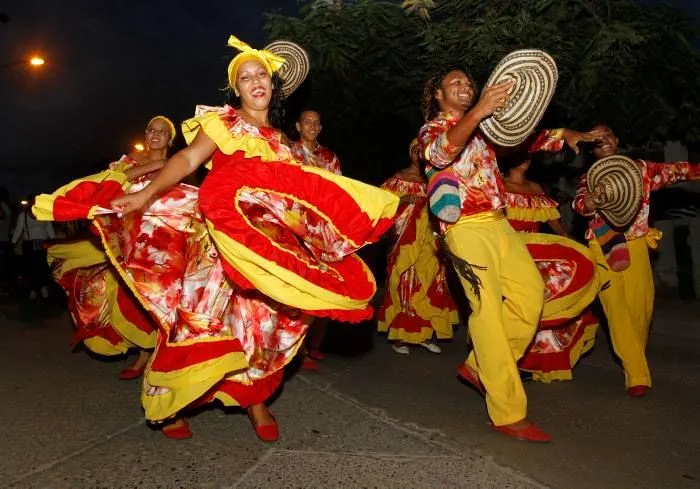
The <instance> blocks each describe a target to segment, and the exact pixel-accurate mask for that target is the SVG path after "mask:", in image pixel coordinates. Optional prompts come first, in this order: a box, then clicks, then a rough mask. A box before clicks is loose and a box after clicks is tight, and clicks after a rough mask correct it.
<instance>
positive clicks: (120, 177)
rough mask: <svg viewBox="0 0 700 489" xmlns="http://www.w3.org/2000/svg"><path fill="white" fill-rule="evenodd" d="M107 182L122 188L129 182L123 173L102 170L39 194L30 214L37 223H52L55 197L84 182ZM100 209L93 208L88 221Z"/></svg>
mask: <svg viewBox="0 0 700 489" xmlns="http://www.w3.org/2000/svg"><path fill="white" fill-rule="evenodd" d="M108 180H111V181H114V182H116V183H118V184H120V185H121V186H122V188H126V187H128V186H129V185H130V184H129V180H128V178H127V176H126V175H125V174H124V173H121V172H117V171H113V170H104V171H102V172H100V173H96V174H94V175H90V176H87V177H83V178H79V179H77V180H73V181H72V182H70V183H69V184H67V185H64V186H63V187H61V188H59V189H58V190H56V191H55V192H53V193H52V194H41V195H39V196H37V198H36V201H35V204H34V206H32V213H33V214H34V216H35V217H36V218H37V220H39V221H53V220H54V215H53V205H54V201H55V200H56V198H57V197H62V196H65V195H66V194H68V192H70V191H71V190H73V189H74V188H75V187H77V186H78V185H80V184H81V183H84V182H96V183H102V182H106V181H108ZM100 210H101V208H100V207H99V206H93V207H92V208H91V209H90V211H89V213H88V215H87V216H86V217H87V218H88V219H92V218H93V217H95V215H97V214H98V213H99V211H100Z"/></svg>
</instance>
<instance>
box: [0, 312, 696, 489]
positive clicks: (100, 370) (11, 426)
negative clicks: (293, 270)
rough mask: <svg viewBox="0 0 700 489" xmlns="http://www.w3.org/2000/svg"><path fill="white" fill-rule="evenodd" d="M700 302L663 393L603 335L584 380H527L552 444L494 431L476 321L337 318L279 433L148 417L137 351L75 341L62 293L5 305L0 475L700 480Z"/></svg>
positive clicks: (543, 482)
mask: <svg viewBox="0 0 700 489" xmlns="http://www.w3.org/2000/svg"><path fill="white" fill-rule="evenodd" d="M41 315H44V316H47V317H45V318H44V319H41V317H40V316H41ZM698 317H700V306H698V305H692V306H686V305H683V304H680V303H675V302H668V301H666V302H662V303H661V304H660V306H659V309H658V313H657V317H656V323H655V330H654V334H653V337H652V344H651V346H650V348H649V356H650V360H651V364H652V368H653V371H654V375H655V377H654V378H655V386H654V389H653V390H652V392H651V394H650V395H649V396H648V397H647V398H644V399H631V398H629V397H627V396H626V395H625V393H624V389H623V381H622V374H621V373H620V371H619V370H618V367H617V366H616V365H615V363H614V362H613V360H612V359H611V357H610V355H609V352H608V346H607V342H606V340H605V338H604V336H601V337H599V340H600V341H599V344H598V346H597V348H596V349H595V351H594V353H593V354H592V355H590V356H589V357H587V358H586V359H585V360H584V362H583V363H582V365H580V367H579V369H578V370H577V377H576V380H575V381H574V382H569V383H557V384H552V385H539V384H534V383H528V384H527V390H528V397H529V400H530V413H531V417H532V418H533V420H535V421H536V422H537V423H539V424H540V425H542V426H543V427H545V428H546V429H547V430H549V431H550V432H551V433H552V434H553V436H554V437H555V441H554V443H552V444H550V445H533V444H527V443H522V442H516V441H512V440H510V439H507V438H505V437H503V436H500V435H497V434H494V433H492V432H491V431H490V429H489V427H488V420H487V417H486V412H485V407H484V404H483V400H482V399H481V398H480V397H479V396H478V395H477V394H476V393H475V392H474V391H472V390H471V389H469V388H467V387H466V386H464V385H463V384H461V383H460V382H459V381H458V380H457V379H456V378H455V375H454V371H455V366H456V365H457V364H458V363H459V362H460V361H461V359H462V357H463V355H464V349H465V346H464V331H463V330H461V331H459V332H458V335H457V338H456V339H455V340H454V341H453V342H452V343H446V344H443V345H442V346H443V354H442V355H439V356H436V355H432V354H430V353H428V352H426V351H423V350H421V351H418V350H416V351H414V352H413V353H412V354H411V355H409V356H400V355H397V354H395V353H394V352H393V351H392V350H391V349H390V348H389V347H388V345H387V344H386V342H385V340H384V338H382V337H378V336H375V335H374V334H372V332H371V326H370V325H360V326H355V327H351V326H340V327H336V328H335V329H334V330H333V334H332V335H331V337H330V338H329V341H328V342H329V345H330V347H331V348H332V349H335V350H336V351H337V352H340V351H342V350H344V352H343V353H345V355H340V354H336V355H331V356H330V357H329V359H328V360H327V361H326V362H324V363H323V369H322V371H321V372H319V373H298V372H297V373H295V374H293V375H292V376H291V379H290V380H289V381H288V382H287V383H286V384H285V387H284V391H283V392H282V393H281V395H280V396H279V397H278V398H277V400H276V401H275V402H274V404H273V411H274V413H275V414H276V416H277V418H278V420H279V421H280V424H281V430H282V439H281V440H280V442H279V443H277V444H274V445H267V444H264V443H262V442H259V441H258V440H257V439H256V438H255V437H254V434H253V431H252V429H251V427H250V424H249V422H248V419H247V418H246V417H245V416H244V415H242V414H240V413H236V412H233V413H228V414H225V413H224V412H223V411H222V410H220V409H211V410H206V411H204V412H201V413H199V414H198V415H197V416H195V417H193V418H192V420H191V423H192V428H193V431H194V433H195V436H194V438H192V439H191V440H187V441H182V442H175V441H171V440H167V439H165V438H164V437H163V436H162V435H161V434H160V433H158V432H156V431H153V430H151V429H149V428H148V427H147V426H146V425H145V424H144V422H143V419H142V415H141V411H140V407H139V392H138V387H139V384H138V382H124V381H118V380H117V379H116V376H117V373H118V372H119V371H120V370H121V369H122V368H123V367H124V366H125V362H126V360H123V359H121V360H118V361H98V360H96V359H94V358H91V357H89V356H88V355H87V354H85V353H84V352H71V351H70V349H69V346H68V339H69V337H70V334H71V323H70V319H69V317H68V315H67V314H66V313H64V312H62V311H61V310H60V309H59V308H58V307H57V306H51V307H47V308H46V309H44V308H42V309H40V310H32V309H29V310H23V311H20V310H19V309H18V307H17V306H7V305H5V306H3V307H2V308H0V335H1V336H0V337H1V340H2V344H3V355H2V356H1V357H0V368H1V369H2V373H3V375H2V377H1V380H0V396H1V398H2V405H1V406H2V407H1V408H0V416H1V419H2V420H3V426H2V429H1V433H2V436H1V437H0V440H1V442H0V487H3V488H10V487H11V488H122V487H124V488H133V487H143V488H180V487H181V488H200V487H202V488H204V487H217V488H218V487H230V488H270V489H276V488H341V487H342V488H405V487H410V488H463V487H464V488H493V489H496V488H498V489H505V488H538V487H552V488H562V489H578V488H582V489H583V488H600V489H607V488H610V489H613V488H614V489H621V488H654V489H657V488H659V489H660V488H674V489H683V488H698V487H700V464H699V463H698V460H700V428H698V427H699V426H700V409H699V408H698V406H700V394H699V389H700V329H699V328H698V319H697V318H698ZM341 338H342V341H341ZM352 350H354V351H352ZM350 353H354V354H353V355H351V354H350Z"/></svg>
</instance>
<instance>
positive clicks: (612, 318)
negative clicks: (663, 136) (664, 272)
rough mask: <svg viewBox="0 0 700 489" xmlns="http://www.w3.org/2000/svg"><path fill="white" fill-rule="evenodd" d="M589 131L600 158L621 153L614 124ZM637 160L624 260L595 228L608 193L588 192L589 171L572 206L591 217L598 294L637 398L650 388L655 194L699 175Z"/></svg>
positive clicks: (699, 170) (679, 166)
mask: <svg viewBox="0 0 700 489" xmlns="http://www.w3.org/2000/svg"><path fill="white" fill-rule="evenodd" d="M590 134H592V135H594V137H595V138H596V140H597V142H596V146H595V147H594V149H593V155H594V156H595V157H596V159H601V158H605V157H608V156H612V155H615V154H617V151H618V144H619V141H618V139H617V137H616V136H615V134H614V133H613V131H612V129H610V128H609V127H607V126H604V125H598V126H595V127H594V128H593V129H592V130H591V132H590ZM636 163H637V164H638V165H639V166H640V168H641V169H642V177H643V193H642V206H641V208H640V210H639V213H638V214H637V217H636V218H635V220H634V221H633V222H632V224H631V225H630V227H629V228H628V229H627V230H626V231H625V232H624V239H622V237H621V236H620V238H621V239H620V240H619V242H620V243H621V244H622V246H621V248H622V251H623V253H624V258H623V259H622V261H623V262H624V264H623V265H620V264H619V263H620V260H617V259H616V258H615V257H614V252H612V251H608V250H607V249H606V244H605V243H602V242H601V239H599V238H597V237H596V233H595V230H596V229H600V228H601V226H603V225H605V221H604V219H603V217H602V216H601V215H600V214H599V213H598V212H596V209H598V207H600V206H601V205H603V204H604V203H605V202H604V196H603V193H602V192H600V191H599V190H595V191H593V192H591V193H588V191H587V188H586V178H585V176H584V177H582V178H581V180H580V182H579V185H578V189H577V191H576V197H575V198H574V202H573V207H574V210H575V211H576V212H578V213H579V214H581V215H582V216H585V217H588V218H589V224H588V230H587V232H586V239H588V240H589V246H590V248H591V250H592V251H593V254H594V255H595V257H596V261H597V262H598V271H599V274H600V283H601V291H600V295H599V297H600V301H601V303H602V304H603V309H604V310H605V316H606V317H607V319H608V326H609V328H610V337H611V339H612V344H613V348H614V350H615V353H616V354H617V356H618V357H619V358H620V360H621V361H622V368H623V369H624V372H625V387H626V388H627V393H628V394H629V395H630V396H632V397H641V396H644V395H645V394H646V393H647V391H648V390H649V388H650V387H651V374H650V373H649V365H648V364H647V359H646V352H645V350H646V345H647V339H648V337H649V324H650V323H651V317H652V313H653V310H654V280H653V277H652V273H651V263H650V261H649V249H648V248H649V246H652V247H653V248H655V247H656V243H655V240H656V239H658V237H657V236H655V234H658V232H656V233H654V231H655V230H651V232H650V229H649V198H650V193H651V192H653V191H654V190H659V189H661V188H663V187H666V186H669V185H672V184H674V183H676V182H681V181H685V180H696V179H699V178H700V164H691V163H688V162H679V163H652V162H649V161H644V160H637V161H636ZM620 234H621V233H620ZM616 247H617V248H620V246H616ZM625 248H626V249H625ZM611 250H612V248H611ZM623 268H624V269H623ZM616 269H617V270H620V271H615V270H616Z"/></svg>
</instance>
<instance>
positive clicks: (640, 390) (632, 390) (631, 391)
mask: <svg viewBox="0 0 700 489" xmlns="http://www.w3.org/2000/svg"><path fill="white" fill-rule="evenodd" d="M648 391H649V387H648V386H646V385H633V386H632V387H628V388H627V394H628V395H629V396H631V397H644V396H645V395H646V394H647V392H648Z"/></svg>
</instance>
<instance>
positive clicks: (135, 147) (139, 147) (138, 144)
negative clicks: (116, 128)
mask: <svg viewBox="0 0 700 489" xmlns="http://www.w3.org/2000/svg"><path fill="white" fill-rule="evenodd" d="M134 149H135V150H136V151H143V150H144V149H145V148H144V146H143V144H141V143H136V144H134Z"/></svg>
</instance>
